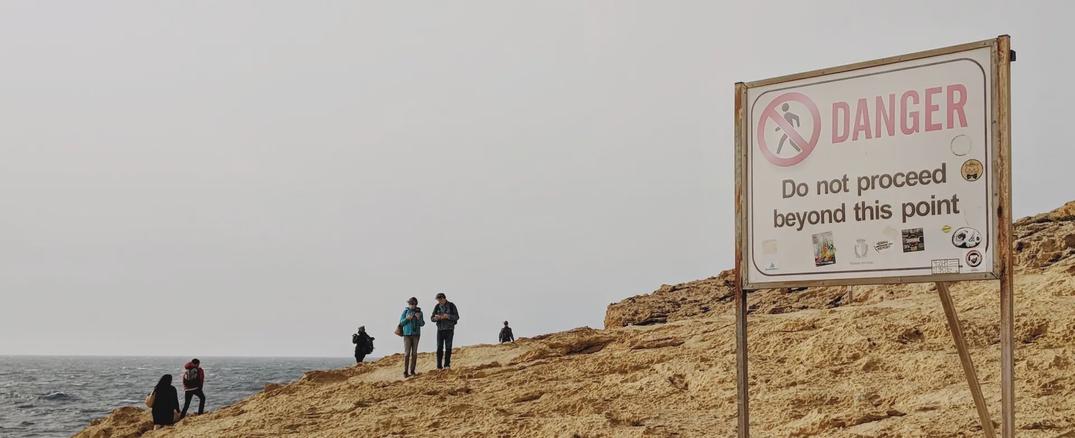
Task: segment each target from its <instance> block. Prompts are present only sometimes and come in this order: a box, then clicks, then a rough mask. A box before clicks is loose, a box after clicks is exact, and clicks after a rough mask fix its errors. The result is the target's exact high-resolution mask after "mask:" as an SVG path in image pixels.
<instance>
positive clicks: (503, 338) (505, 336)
mask: <svg viewBox="0 0 1075 438" xmlns="http://www.w3.org/2000/svg"><path fill="white" fill-rule="evenodd" d="M505 342H515V334H514V333H512V332H511V327H508V322H507V321H504V328H502V329H500V343H501V344H503V343H505Z"/></svg>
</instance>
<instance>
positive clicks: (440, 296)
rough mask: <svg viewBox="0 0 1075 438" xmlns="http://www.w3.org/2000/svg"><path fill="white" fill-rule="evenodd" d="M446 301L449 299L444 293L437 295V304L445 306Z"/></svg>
mask: <svg viewBox="0 0 1075 438" xmlns="http://www.w3.org/2000/svg"><path fill="white" fill-rule="evenodd" d="M445 301H448V297H446V296H444V292H440V293H438V294H437V302H438V303H440V304H444V302H445Z"/></svg>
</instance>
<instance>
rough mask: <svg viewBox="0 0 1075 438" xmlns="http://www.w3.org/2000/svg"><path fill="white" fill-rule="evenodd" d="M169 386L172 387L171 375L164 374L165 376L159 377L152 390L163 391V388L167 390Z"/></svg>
mask: <svg viewBox="0 0 1075 438" xmlns="http://www.w3.org/2000/svg"><path fill="white" fill-rule="evenodd" d="M169 386H172V375H171V374H165V375H163V376H161V379H160V380H158V381H157V386H156V387H155V388H154V390H158V389H164V388H167V387H169Z"/></svg>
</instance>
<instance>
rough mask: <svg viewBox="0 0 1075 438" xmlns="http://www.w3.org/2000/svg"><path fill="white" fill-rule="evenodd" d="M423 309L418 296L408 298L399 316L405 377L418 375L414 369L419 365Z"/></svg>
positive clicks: (423, 322) (399, 332)
mask: <svg viewBox="0 0 1075 438" xmlns="http://www.w3.org/2000/svg"><path fill="white" fill-rule="evenodd" d="M423 325H426V322H425V320H423V319H422V309H421V308H420V307H418V298H415V297H411V299H409V300H407V307H406V308H405V309H403V314H402V315H400V316H399V329H398V331H397V333H398V334H400V335H402V336H403V377H404V378H407V377H411V376H414V375H417V374H418V373H416V372H415V371H414V369H415V367H416V366H417V365H418V339H419V338H420V337H421V336H422V326H423Z"/></svg>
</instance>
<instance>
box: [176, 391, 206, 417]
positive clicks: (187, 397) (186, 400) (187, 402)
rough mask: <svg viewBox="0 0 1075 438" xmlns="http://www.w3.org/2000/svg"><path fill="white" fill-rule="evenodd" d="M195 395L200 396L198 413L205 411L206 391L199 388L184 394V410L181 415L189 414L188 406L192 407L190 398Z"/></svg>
mask: <svg viewBox="0 0 1075 438" xmlns="http://www.w3.org/2000/svg"><path fill="white" fill-rule="evenodd" d="M194 396H198V415H201V414H204V413H205V393H204V392H202V389H201V388H198V389H195V390H193V391H187V392H186V393H185V394H184V395H183V398H184V401H183V412H182V413H180V414H179V416H180V417H186V416H187V408H189V407H190V399H192V398H194Z"/></svg>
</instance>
